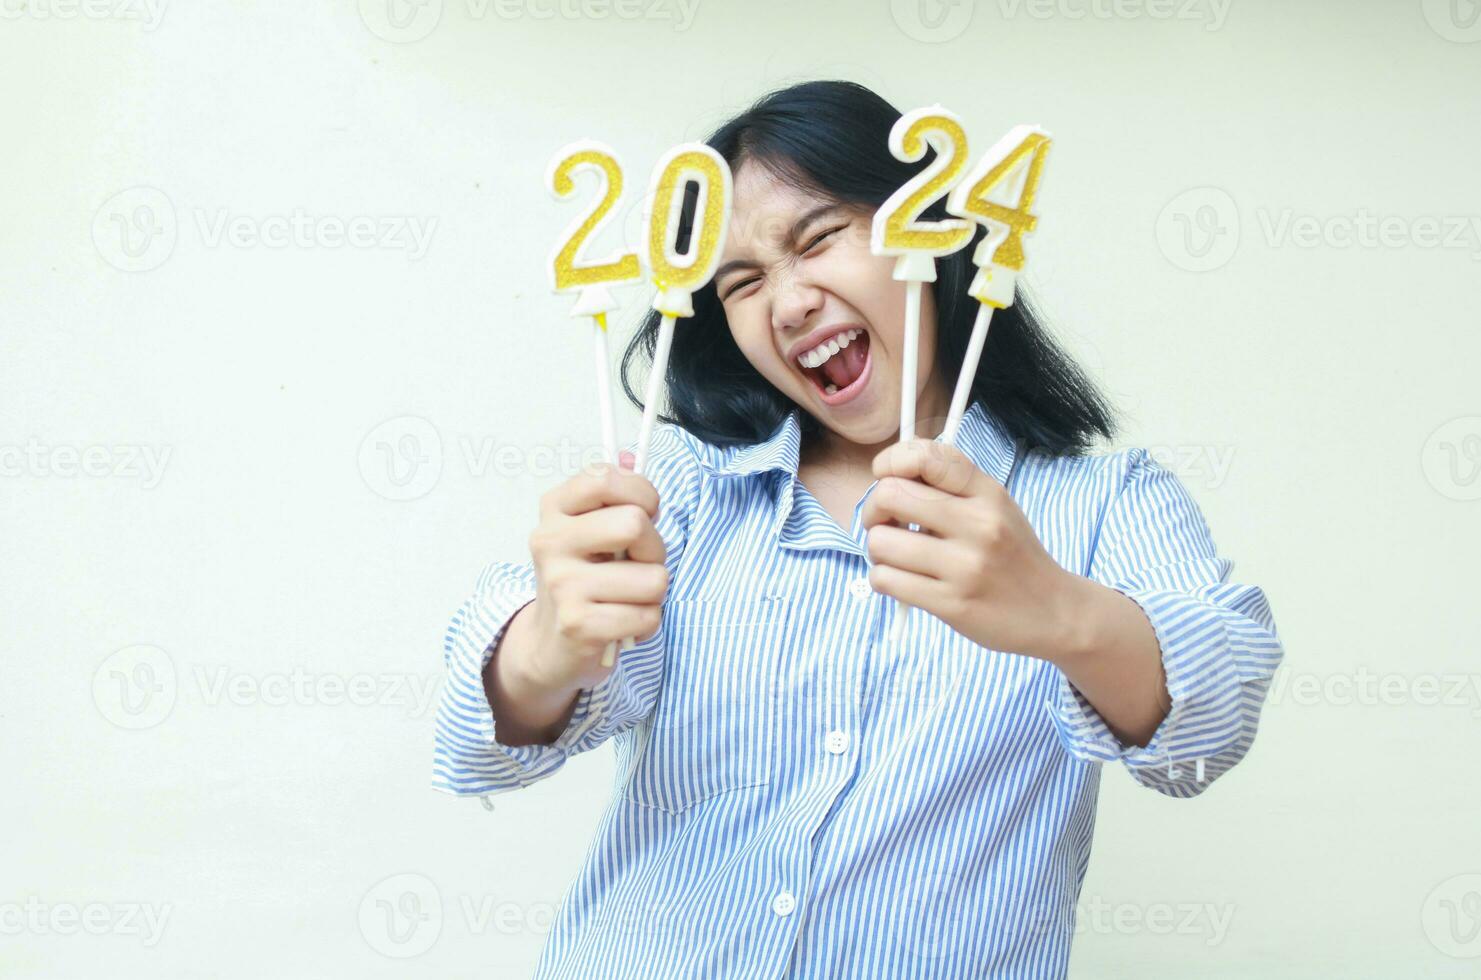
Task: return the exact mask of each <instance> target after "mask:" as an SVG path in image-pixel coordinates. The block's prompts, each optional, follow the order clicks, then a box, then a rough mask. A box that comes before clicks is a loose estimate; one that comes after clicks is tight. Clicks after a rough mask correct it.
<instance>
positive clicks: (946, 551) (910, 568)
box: [865, 524, 961, 579]
mask: <svg viewBox="0 0 1481 980" xmlns="http://www.w3.org/2000/svg"><path fill="white" fill-rule="evenodd" d="M865 542H866V546H867V547H866V550H867V552H868V555H869V559H870V561H873V562H877V563H879V564H881V565H890V566H892V567H894V568H899V569H902V570H904V571H907V572H914V573H915V574H917V575H924V576H925V577H926V578H933V579H942V578H945V577H946V576H945V573H946V572H947V570H948V569H950V568H951V567H952V566H953V565H954V564H957V563H959V562H960V560H961V559H960V557H959V554H958V546H957V545H956V544H955V542H953V541H950V540H947V539H945V538H938V537H935V536H933V535H930V534H921V533H920V532H918V531H910V530H907V529H906V528H903V527H894V526H892V525H889V524H879V525H877V526H875V527H871V528H870V529H869V533H868V535H867V536H866V538H865Z"/></svg>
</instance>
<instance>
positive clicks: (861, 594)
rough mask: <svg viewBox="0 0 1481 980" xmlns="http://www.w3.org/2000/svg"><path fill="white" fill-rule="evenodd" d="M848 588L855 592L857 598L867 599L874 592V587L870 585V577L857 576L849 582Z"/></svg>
mask: <svg viewBox="0 0 1481 980" xmlns="http://www.w3.org/2000/svg"><path fill="white" fill-rule="evenodd" d="M848 590H849V591H850V592H852V593H853V595H854V598H855V599H867V598H869V597H870V596H871V595H873V594H874V589H872V588H870V586H869V578H868V576H865V577H864V578H856V579H854V580H853V581H852V582H850V583H849V584H848Z"/></svg>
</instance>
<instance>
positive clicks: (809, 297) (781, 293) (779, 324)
mask: <svg viewBox="0 0 1481 980" xmlns="http://www.w3.org/2000/svg"><path fill="white" fill-rule="evenodd" d="M822 308H823V291H822V290H821V289H819V288H818V287H817V286H816V285H815V284H813V283H812V282H810V281H809V280H807V279H806V278H805V277H803V276H800V275H798V274H797V270H796V269H795V268H793V269H788V270H785V271H783V272H782V273H781V274H780V275H779V276H778V277H777V284H776V288H775V289H774V290H773V291H772V302H771V326H772V329H773V330H798V329H801V328H802V327H804V326H806V325H807V323H808V321H809V320H810V319H811V318H812V317H813V315H814V314H816V313H817V312H818V311H819V310H821V309H822Z"/></svg>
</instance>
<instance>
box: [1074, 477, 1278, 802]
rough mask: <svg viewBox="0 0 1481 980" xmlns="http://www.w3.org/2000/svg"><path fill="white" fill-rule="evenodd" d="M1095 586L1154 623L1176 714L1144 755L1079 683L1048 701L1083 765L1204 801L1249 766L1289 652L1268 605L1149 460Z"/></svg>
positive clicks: (1122, 505) (1098, 564)
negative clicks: (1245, 762) (1234, 771)
mask: <svg viewBox="0 0 1481 980" xmlns="http://www.w3.org/2000/svg"><path fill="white" fill-rule="evenodd" d="M1128 459H1129V463H1130V465H1129V467H1128V470H1127V476H1126V479H1125V482H1124V484H1123V485H1122V488H1121V491H1120V493H1119V494H1118V495H1117V497H1116V498H1115V499H1114V500H1113V501H1112V502H1111V504H1110V505H1109V506H1108V508H1107V510H1106V512H1105V514H1104V516H1103V518H1102V522H1101V528H1100V533H1099V535H1098V539H1097V542H1096V545H1095V548H1094V551H1093V553H1092V558H1091V563H1090V573H1089V577H1090V578H1091V579H1093V580H1095V581H1097V582H1100V583H1102V584H1104V585H1107V586H1109V587H1111V588H1113V589H1115V590H1117V591H1118V592H1121V593H1122V594H1124V595H1126V596H1127V597H1129V598H1130V599H1132V600H1133V601H1134V602H1136V603H1137V605H1138V606H1140V607H1141V609H1142V612H1144V613H1145V614H1146V616H1147V619H1148V620H1149V621H1150V622H1151V624H1152V628H1153V630H1154V631H1155V633H1156V635H1157V642H1158V644H1159V646H1160V647H1161V651H1162V664H1163V667H1164V669H1165V672H1166V676H1167V690H1168V693H1169V694H1170V695H1171V697H1172V706H1171V709H1170V710H1169V712H1168V714H1167V717H1166V718H1165V719H1163V721H1162V723H1161V725H1159V726H1158V728H1157V730H1156V732H1155V733H1153V735H1152V739H1151V741H1149V742H1148V743H1147V744H1146V745H1145V746H1134V745H1133V746H1128V745H1123V744H1122V743H1121V741H1120V740H1119V739H1117V738H1116V736H1115V735H1114V734H1112V732H1111V730H1110V729H1109V728H1108V727H1107V726H1106V723H1105V721H1104V719H1102V718H1101V716H1100V714H1099V713H1098V712H1097V711H1096V710H1095V708H1094V707H1093V706H1092V705H1091V704H1090V702H1089V701H1088V700H1086V698H1085V696H1084V695H1083V694H1081V693H1080V692H1079V691H1078V690H1077V689H1076V688H1075V687H1074V685H1073V684H1071V683H1070V681H1069V679H1068V678H1067V677H1066V676H1065V675H1064V674H1063V673H1060V674H1059V682H1058V687H1057V690H1056V692H1055V695H1054V699H1053V700H1052V701H1051V702H1050V708H1051V716H1052V718H1053V720H1054V724H1055V727H1056V729H1057V731H1058V733H1059V737H1060V741H1061V742H1062V743H1063V744H1064V746H1065V748H1066V749H1067V750H1068V751H1069V752H1070V753H1071V754H1072V755H1074V756H1075V757H1076V758H1078V759H1082V760H1085V761H1095V762H1110V761H1112V760H1115V759H1119V760H1120V761H1121V762H1122V763H1123V764H1124V765H1125V766H1126V768H1127V770H1128V771H1129V772H1130V773H1131V775H1132V777H1133V778H1134V779H1135V780H1136V781H1137V782H1138V783H1140V784H1141V785H1143V786H1146V787H1149V788H1151V789H1155V790H1157V791H1158V792H1160V793H1163V794H1165V795H1167V796H1176V797H1187V796H1195V795H1197V794H1198V793H1201V792H1203V790H1205V789H1206V788H1208V786H1209V784H1210V783H1212V782H1213V781H1214V780H1215V779H1217V778H1218V777H1219V776H1221V775H1222V774H1224V773H1225V772H1227V771H1229V769H1231V768H1232V767H1233V766H1234V765H1235V763H1237V762H1239V760H1240V759H1242V758H1244V756H1245V753H1247V752H1248V751H1249V749H1250V746H1251V745H1252V744H1253V742H1254V739H1255V730H1256V728H1257V727H1258V724H1259V720H1260V709H1261V707H1262V706H1263V704H1264V701H1265V696H1266V692H1267V691H1268V690H1269V688H1270V681H1271V676H1272V675H1273V674H1274V672H1275V669H1276V667H1277V666H1278V665H1279V663H1280V661H1281V658H1282V655H1283V653H1282V647H1281V642H1280V639H1279V637H1278V636H1277V634H1276V629H1275V621H1274V618H1273V617H1272V615H1271V611H1270V605H1269V603H1268V602H1267V601H1266V598H1265V594H1264V593H1263V592H1262V591H1261V590H1260V589H1259V588H1256V587H1255V586H1253V585H1242V584H1239V583H1236V582H1231V581H1230V574H1231V572H1232V571H1233V568H1234V566H1233V563H1232V562H1230V561H1229V560H1228V559H1225V558H1221V557H1219V556H1218V555H1217V553H1216V551H1215V548H1214V542H1213V538H1212V536H1211V535H1210V533H1209V529H1208V525H1207V523H1206V522H1205V521H1204V518H1203V514H1202V512H1201V511H1200V510H1199V508H1198V505H1197V504H1196V503H1195V502H1194V501H1193V498H1192V496H1191V495H1190V494H1189V493H1188V491H1187V489H1186V488H1185V487H1184V486H1183V484H1182V482H1181V481H1180V480H1179V479H1178V478H1177V477H1176V476H1175V475H1174V474H1173V473H1171V472H1170V471H1169V470H1167V469H1165V468H1164V467H1163V466H1161V465H1160V464H1159V463H1157V462H1156V461H1155V460H1154V459H1152V458H1151V457H1150V456H1149V455H1148V454H1147V453H1146V451H1145V450H1142V449H1135V450H1131V451H1130V453H1129V454H1128Z"/></svg>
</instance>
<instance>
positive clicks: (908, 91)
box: [0, 0, 1481, 978]
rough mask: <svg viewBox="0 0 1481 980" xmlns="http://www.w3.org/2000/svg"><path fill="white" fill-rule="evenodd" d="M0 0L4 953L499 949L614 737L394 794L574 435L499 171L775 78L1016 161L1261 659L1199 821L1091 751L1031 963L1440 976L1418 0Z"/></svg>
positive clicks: (1444, 787) (619, 139)
mask: <svg viewBox="0 0 1481 980" xmlns="http://www.w3.org/2000/svg"><path fill="white" fill-rule="evenodd" d="M0 11H3V15H4V18H3V21H0V81H3V82H4V90H5V92H6V95H5V98H4V100H3V102H0V122H3V126H4V132H5V133H6V135H7V139H6V144H5V153H4V165H3V166H4V185H3V190H0V468H3V478H0V515H3V521H4V525H3V542H4V544H3V554H4V559H3V561H0V608H3V624H4V629H3V634H0V636H3V639H0V642H3V645H4V646H3V649H4V659H3V666H0V744H3V746H4V750H5V757H6V763H5V767H4V772H5V777H6V780H5V781H6V785H5V788H4V791H3V792H0V819H3V830H4V833H3V840H4V843H3V844H0V974H3V975H4V976H7V977H12V976H13V977H53V976H88V975H101V974H103V973H104V972H105V971H106V973H107V975H109V976H112V977H118V978H126V977H149V978H154V977H160V976H185V975H191V976H219V977H258V976H263V975H286V976H294V977H351V976H353V977H361V978H363V977H378V976H386V977H389V976H397V977H437V978H446V977H472V976H479V977H518V976H526V975H528V973H529V972H530V970H531V968H532V967H533V964H534V962H535V959H536V957H537V955H538V952H539V949H540V946H541V943H542V942H543V941H544V938H545V935H546V933H547V931H548V928H549V922H550V917H551V914H552V911H553V907H554V906H555V904H556V903H558V902H559V900H560V898H561V896H562V894H563V892H564V889H565V887H566V885H567V884H568V882H569V881H570V879H571V877H572V876H573V874H574V873H575V871H576V868H577V866H578V864H579V862H580V860H581V857H582V854H583V852H584V851H585V848H586V846H587V843H588V840H589V835H590V833H591V830H592V828H593V827H594V825H595V822H596V819H597V816H598V813H599V811H600V809H601V807H602V806H603V805H604V803H605V801H606V797H607V794H608V792H609V789H610V780H611V776H612V763H611V754H610V748H603V749H601V750H599V751H597V752H594V753H590V754H588V755H586V756H582V757H578V758H576V759H573V760H572V761H571V762H570V764H569V765H568V767H567V768H566V769H565V770H563V771H562V772H560V773H559V774H557V775H556V776H555V777H554V778H552V779H550V780H548V781H546V782H544V783H543V784H541V785H539V786H536V787H532V788H529V789H528V790H526V791H523V792H521V793H518V794H515V795H508V796H503V797H500V798H499V799H498V800H497V801H496V804H495V809H494V810H493V811H492V812H490V811H488V810H485V809H484V808H483V807H482V806H481V805H480V804H479V802H478V801H477V800H476V799H455V798H453V797H449V796H445V795H442V794H439V793H435V792H433V791H432V790H431V789H430V788H429V786H428V781H429V777H430V763H431V747H432V716H431V711H430V704H431V698H432V697H433V695H434V694H435V690H436V686H437V684H438V683H439V681H440V678H441V673H442V646H441V644H442V634H443V630H444V628H445V626H446V623H447V620H448V618H449V617H450V615H451V613H452V612H453V610H454V609H455V608H456V606H457V604H458V603H459V602H460V601H461V600H462V598H463V597H464V595H465V594H466V592H467V591H468V590H469V589H470V588H471V587H472V585H473V582H474V578H475V576H476V574H477V573H478V571H479V569H480V568H481V567H482V566H483V564H484V563H486V562H487V561H490V560H492V559H495V558H513V559H519V558H523V557H524V543H525V537H526V535H527V534H528V532H529V530H530V528H531V527H532V526H533V523H532V522H533V520H534V517H535V507H536V501H537V498H538V495H539V494H540V493H541V492H542V491H543V490H545V489H546V488H548V487H549V486H551V485H553V484H554V483H555V482H557V481H559V480H562V479H564V478H566V477H567V476H569V475H571V474H572V473H574V472H576V470H577V469H578V468H579V466H580V463H581V455H582V454H583V453H584V454H587V455H588V456H589V455H590V453H591V452H592V451H593V450H594V449H596V448H598V447H599V441H600V440H599V434H598V430H597V426H596V415H595V409H594V404H595V403H594V400H593V397H592V392H591V388H590V380H589V379H590V376H591V365H590V353H589V350H590V347H589V343H590V337H589V330H588V329H587V325H586V323H585V322H584V321H577V320H571V319H570V318H568V316H567V315H566V311H567V309H568V303H569V301H568V300H566V299H556V298H554V297H552V296H551V295H550V294H549V292H548V291H547V287H546V284H545V270H544V266H543V263H544V260H545V257H546V255H547V253H548V251H549V249H550V247H551V245H552V244H553V242H554V238H555V236H556V235H557V234H558V233H559V232H560V231H561V230H562V229H563V228H565V226H566V224H567V222H568V221H569V220H570V218H571V216H572V215H573V214H574V213H575V212H574V210H573V207H574V206H573V205H569V204H567V205H558V204H556V203H555V202H553V201H551V200H549V199H548V198H547V197H546V196H545V193H544V191H543V189H542V187H541V177H542V173H543V171H544V168H545V165H546V161H547V159H548V158H549V156H550V154H551V153H552V152H553V151H554V150H555V149H556V148H557V147H559V146H560V145H562V144H564V143H566V142H568V141H570V140H573V139H577V138H581V137H591V138H598V139H602V140H604V141H606V142H608V143H610V144H612V145H613V146H614V147H616V148H617V149H618V150H619V152H620V154H621V155H622V157H623V159H624V160H625V162H626V166H627V169H628V175H629V180H630V182H631V183H632V184H633V185H634V186H640V185H641V184H642V183H643V182H644V181H645V180H646V176H647V172H648V168H649V167H650V166H651V164H652V162H653V161H654V160H655V159H656V158H657V157H658V155H659V154H660V153H661V152H662V151H663V150H664V149H666V148H667V147H669V146H671V145H673V144H675V143H678V142H681V141H683V140H686V139H698V138H702V137H703V136H704V135H705V134H706V133H707V132H708V130H709V129H710V128H711V127H712V126H713V125H714V124H716V123H717V122H719V121H720V120H721V119H723V118H724V117H725V116H726V115H727V114H729V113H731V112H734V111H737V110H739V109H741V108H743V107H744V105H745V104H747V103H748V102H750V101H751V100H752V99H754V98H755V97H757V96H759V95H760V94H762V93H763V92H765V91H767V90H769V89H771V88H773V87H777V86H779V85H783V84H787V83H790V82H794V81H799V80H803V79H806V78H815V77H845V78H851V79H855V80H857V81H861V82H863V83H865V84H868V85H870V86H872V87H874V88H875V89H876V90H877V91H879V92H880V93H881V94H883V95H884V96H885V97H886V98H888V99H890V100H891V101H892V102H893V103H894V104H895V105H897V106H898V107H900V108H901V109H908V108H911V107H914V106H916V105H922V104H928V103H931V102H941V103H943V104H945V105H947V106H948V107H950V108H952V109H953V110H955V111H956V112H957V113H959V114H960V115H961V116H962V117H963V118H964V119H965V120H966V122H967V126H968V131H969V133H970V134H971V137H972V140H973V141H974V146H975V147H986V146H987V145H988V143H990V142H991V141H993V140H995V139H996V138H997V137H998V136H999V135H1000V134H1001V133H1003V132H1005V131H1006V130H1007V129H1008V128H1009V127H1010V126H1012V125H1013V124H1016V123H1020V122H1037V123H1041V124H1043V125H1044V126H1046V127H1047V128H1048V129H1050V130H1051V131H1052V132H1053V133H1054V134H1055V136H1056V147H1055V150H1054V156H1053V158H1052V161H1051V164H1050V168H1049V170H1048V171H1047V174H1046V177H1045V184H1044V193H1043V197H1042V199H1041V211H1042V214H1043V218H1042V223H1041V225H1040V229H1039V232H1038V233H1037V234H1036V236H1035V237H1034V238H1033V239H1032V240H1031V245H1030V262H1031V266H1030V269H1031V275H1032V279H1033V280H1034V282H1035V284H1036V285H1037V287H1038V289H1039V293H1040V295H1041V297H1042V298H1043V300H1044V305H1045V308H1046V310H1047V313H1048V315H1049V317H1050V319H1051V322H1052V323H1053V325H1054V326H1055V328H1056V330H1057V332H1058V334H1059V335H1060V336H1061V337H1062V338H1063V339H1064V341H1065V343H1066V344H1067V345H1068V346H1069V348H1070V349H1071V350H1072V351H1073V353H1074V354H1075V355H1076V356H1077V357H1078V358H1080V359H1081V361H1082V363H1083V364H1084V365H1085V366H1086V367H1087V368H1088V369H1089V370H1090V371H1091V372H1092V373H1093V374H1094V376H1095V377H1096V378H1097V379H1098V380H1099V381H1101V382H1102V383H1103V384H1104V385H1105V387H1106V389H1107V391H1108V392H1109V393H1110V395H1111V396H1112V397H1113V398H1114V400H1115V401H1116V403H1117V405H1118V406H1119V407H1120V408H1121V409H1122V410H1123V411H1124V413H1125V421H1126V428H1125V431H1124V436H1123V438H1122V440H1121V442H1120V444H1119V445H1142V446H1148V447H1153V448H1154V451H1155V452H1157V453H1158V454H1159V458H1160V459H1162V460H1163V461H1164V462H1165V463H1166V464H1167V465H1170V466H1172V467H1173V468H1174V469H1175V470H1176V471H1177V472H1178V474H1179V475H1180V476H1181V477H1182V478H1183V479H1184V481H1185V482H1186V484H1187V485H1188V486H1189V488H1190V489H1191V490H1192V491H1193V492H1194V494H1195V495H1196V497H1197V499H1198V501H1199V502H1200V504H1201V505H1202V506H1203V508H1204V510H1205V513H1206V515H1207V517H1208V520H1209V523H1210V525H1211V527H1212V528H1213V531H1214V535H1215V538H1216V540H1217V542H1218V544H1219V546H1220V548H1221V551H1222V552H1223V553H1224V554H1225V555H1227V556H1228V557H1231V558H1233V559H1234V560H1235V561H1236V570H1235V575H1236V577H1237V578H1238V579H1240V580H1242V581H1248V582H1254V583H1256V584H1259V585H1261V586H1262V587H1264V588H1265V589H1266V591H1267V593H1268V595H1269V597H1270V599H1271V602H1272V605H1273V607H1274V610H1275V614H1276V618H1277V623H1278V626H1279V630H1280V633H1281V636H1282V638H1283V640H1284V641H1285V644H1286V647H1287V659H1286V663H1285V665H1284V666H1283V667H1282V668H1281V671H1280V673H1279V675H1278V677H1277V681H1276V687H1275V689H1274V691H1273V692H1272V695H1271V703H1270V704H1269V705H1268V707H1267V709H1266V713H1265V717H1264V721H1263V723H1262V728H1261V731H1260V735H1259V738H1258V740H1257V742H1256V745H1255V747H1254V750H1253V752H1252V753H1251V755H1250V756H1249V758H1247V759H1246V761H1245V762H1244V763H1243V764H1242V765H1241V766H1240V767H1239V768H1237V769H1236V770H1234V772H1232V773H1231V774H1230V775H1228V776H1227V777H1225V778H1224V779H1222V780H1221V781H1220V782H1218V783H1216V784H1215V785H1214V786H1213V787H1212V788H1211V789H1210V790H1209V792H1208V793H1207V794H1206V795H1204V796H1203V797H1201V798H1198V799H1194V800H1191V801H1174V800H1169V799H1164V798H1162V797H1160V796H1158V795H1156V794H1155V793H1152V792H1150V791H1147V790H1143V789H1141V788H1139V787H1137V786H1135V784H1133V783H1132V782H1131V780H1130V779H1129V778H1128V777H1127V776H1126V774H1125V773H1124V772H1121V771H1119V770H1111V771H1108V772H1107V773H1106V774H1105V780H1104V785H1103V790H1102V794H1101V806H1100V819H1099V825H1098V828H1097V834H1096V839H1095V847H1094V852H1093V855H1092V859H1091V865H1090V871H1089V876H1088V878H1087V880H1086V882H1085V888H1084V893H1083V895H1082V898H1081V920H1080V921H1081V927H1080V935H1079V937H1078V939H1077V941H1076V946H1075V951H1074V958H1073V962H1072V971H1071V973H1072V975H1074V976H1091V977H1094V976H1124V975H1142V976H1202V977H1243V976H1251V975H1261V976H1269V977H1309V976H1342V977H1393V976H1406V977H1410V976H1434V977H1443V976H1469V975H1474V971H1475V970H1477V968H1478V965H1481V839H1478V834H1477V828H1478V826H1481V819H1478V818H1481V786H1478V780H1477V766H1476V761H1475V760H1476V757H1477V749H1478V747H1481V666H1478V652H1481V651H1478V637H1481V630H1478V625H1481V624H1478V619H1477V612H1476V609H1477V603H1476V594H1477V584H1478V583H1477V571H1476V556H1477V554H1478V552H1481V472H1478V471H1481V385H1478V373H1477V371H1478V365H1481V339H1478V333H1477V330H1476V325H1477V310H1478V300H1481V275H1478V272H1481V264H1478V259H1481V191H1478V185H1477V182H1476V160H1477V159H1478V156H1481V129H1478V128H1477V126H1476V120H1477V118H1478V115H1477V111H1478V83H1481V21H1478V20H1477V19H1476V14H1477V13H1478V8H1476V7H1475V6H1474V5H1473V4H1471V3H1469V2H1468V0H1456V2H1454V3H1451V2H1450V0H1443V2H1436V3H1421V2H1419V0H1412V2H1388V3H1385V2H1362V3H1358V2H1347V3H1339V2H1335V0H1331V2H1306V3H1299V4H1298V3H1277V2H1271V0H1265V2H1256V0H1232V2H1231V3H1225V2H1223V0H1219V2H1217V3H1216V2H1214V0H1175V2H1172V0H1168V2H1164V0H1119V2H1118V0H978V2H976V3H975V4H974V3H972V2H971V0H955V2H954V3H951V4H946V5H940V4H937V3H936V0H921V2H920V3H917V2H916V0H908V2H906V0H898V2H895V3H891V2H889V0H862V2H857V3H833V4H812V5H802V4H783V3H759V2H747V3H739V2H735V3H731V2H720V0H689V5H688V6H684V5H681V4H680V3H678V0H642V2H641V3H627V4H617V5H616V6H612V5H607V4H603V3H601V2H600V0H566V2H565V6H560V5H558V4H557V3H556V2H555V0H505V2H504V3H502V4H496V3H494V2H493V0H489V2H488V3H482V2H479V0H447V2H445V3H441V2H438V0H421V6H412V5H410V4H407V3H405V2H404V0H374V2H370V0H366V2H362V3H358V4H357V3H355V2H340V3H334V4H306V3H292V2H277V3H273V2H250V0H232V2H224V0H214V2H203V3H195V4H178V5H177V4H167V5H163V6H162V5H159V4H154V5H151V4H149V3H146V2H145V0H96V2H90V3H88V4H86V5H83V4H79V3H74V2H69V0H30V2H29V3H27V4H26V5H25V7H24V9H23V8H22V7H21V5H20V4H19V3H18V2H13V0H6V2H5V3H4V4H3V5H0ZM634 14H636V15H637V16H634ZM628 200H629V201H631V202H636V201H637V195H636V194H633V195H630V196H629V198H628ZM623 225H624V231H625V232H626V233H627V234H629V235H632V234H635V227H636V225H635V216H633V215H629V216H627V218H625V220H624V223H623ZM618 237H619V236H618V235H617V234H616V233H615V232H614V234H613V235H612V237H611V239H609V241H611V242H612V243H614V244H615V242H616V240H617V238H618ZM646 297H647V293H646V291H644V290H639V289H629V290H627V291H626V292H625V293H624V298H625V299H626V301H627V303H628V309H627V310H626V311H625V313H624V314H623V315H622V316H620V317H619V318H618V320H617V322H616V325H615V333H616V337H617V338H618V339H619V341H622V340H625V339H626V338H627V337H628V336H629V335H630V333H631V330H632V327H633V325H634V321H635V317H636V314H637V312H638V311H639V309H640V307H641V305H642V304H643V303H644V302H645V301H646ZM636 420H637V413H636V410H635V409H633V408H632V407H631V406H627V405H624V406H623V408H622V415H621V417H620V419H619V429H620V435H621V436H622V438H623V439H624V441H626V440H628V439H631V438H633V437H634V436H635V434H636V428H637V426H636ZM901 900H902V901H903V900H908V897H906V896H902V899H901Z"/></svg>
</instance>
